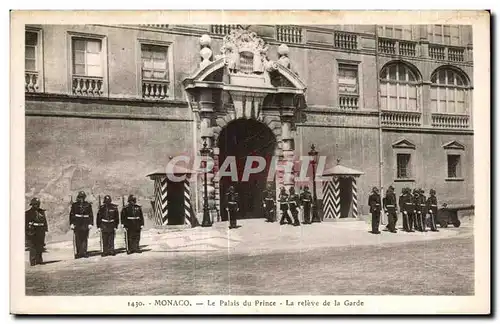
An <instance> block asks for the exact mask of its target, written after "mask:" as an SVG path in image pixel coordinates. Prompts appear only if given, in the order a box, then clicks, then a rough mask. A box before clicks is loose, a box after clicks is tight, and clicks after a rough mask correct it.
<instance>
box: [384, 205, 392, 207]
mask: <svg viewBox="0 0 500 324" xmlns="http://www.w3.org/2000/svg"><path fill="white" fill-rule="evenodd" d="M385 207H394V205H385Z"/></svg>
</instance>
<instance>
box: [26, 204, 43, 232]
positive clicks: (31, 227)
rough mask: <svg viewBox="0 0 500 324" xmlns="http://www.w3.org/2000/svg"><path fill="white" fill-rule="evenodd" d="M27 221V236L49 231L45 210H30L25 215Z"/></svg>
mask: <svg viewBox="0 0 500 324" xmlns="http://www.w3.org/2000/svg"><path fill="white" fill-rule="evenodd" d="M24 217H25V221H26V227H25V230H26V235H28V236H31V235H35V234H37V233H40V232H42V233H44V232H48V231H49V227H48V225H47V218H46V217H45V209H41V208H39V209H34V208H30V209H28V210H27V211H26V212H25V214H24Z"/></svg>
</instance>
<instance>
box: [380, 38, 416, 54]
mask: <svg viewBox="0 0 500 324" xmlns="http://www.w3.org/2000/svg"><path fill="white" fill-rule="evenodd" d="M378 48H379V50H380V52H381V53H385V54H392V55H402V56H417V44H416V43H413V42H409V41H403V40H396V39H385V38H381V39H379V40H378Z"/></svg>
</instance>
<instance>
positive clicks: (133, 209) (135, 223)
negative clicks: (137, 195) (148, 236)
mask: <svg viewBox="0 0 500 324" xmlns="http://www.w3.org/2000/svg"><path fill="white" fill-rule="evenodd" d="M121 220H122V224H123V226H124V227H125V228H126V229H132V230H133V229H136V230H139V229H141V226H144V216H143V214H142V208H141V206H139V205H136V204H128V205H127V206H125V207H123V209H122V214H121Z"/></svg>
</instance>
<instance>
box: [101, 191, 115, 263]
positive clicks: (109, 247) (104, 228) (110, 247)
mask: <svg viewBox="0 0 500 324" xmlns="http://www.w3.org/2000/svg"><path fill="white" fill-rule="evenodd" d="M119 222H120V218H119V213H118V206H117V205H115V204H113V203H111V196H109V195H106V196H104V204H102V205H101V206H99V211H98V212H97V220H96V225H97V230H98V231H101V235H102V236H101V237H102V256H103V257H105V256H108V255H115V254H116V253H115V231H116V229H117V228H118V224H119Z"/></svg>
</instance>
